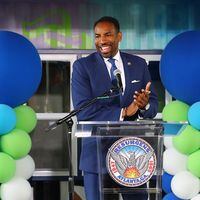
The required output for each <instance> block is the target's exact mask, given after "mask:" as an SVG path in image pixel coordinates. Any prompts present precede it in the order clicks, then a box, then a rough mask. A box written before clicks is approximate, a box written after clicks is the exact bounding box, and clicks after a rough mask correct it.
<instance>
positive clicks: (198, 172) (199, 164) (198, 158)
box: [187, 150, 200, 178]
mask: <svg viewBox="0 0 200 200" xmlns="http://www.w3.org/2000/svg"><path fill="white" fill-rule="evenodd" d="M187 168H188V170H189V171H190V172H191V173H192V174H193V175H194V176H197V177H198V178H200V150H198V151H196V152H194V153H193V154H191V155H189V157H188V162H187Z"/></svg>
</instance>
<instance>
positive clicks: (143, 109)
mask: <svg viewBox="0 0 200 200" xmlns="http://www.w3.org/2000/svg"><path fill="white" fill-rule="evenodd" d="M149 108H150V104H149V103H148V104H147V105H146V106H145V107H144V108H140V111H143V112H144V111H146V110H148V109H149Z"/></svg>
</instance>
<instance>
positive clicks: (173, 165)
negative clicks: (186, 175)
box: [163, 148, 188, 175]
mask: <svg viewBox="0 0 200 200" xmlns="http://www.w3.org/2000/svg"><path fill="white" fill-rule="evenodd" d="M187 160H188V156H186V155H184V154H182V153H179V152H178V151H177V150H176V149H175V148H169V149H166V150H165V151H164V153H163V168H164V170H165V171H166V172H167V173H168V174H171V175H175V174H177V173H178V172H180V171H184V170H186V169H187Z"/></svg>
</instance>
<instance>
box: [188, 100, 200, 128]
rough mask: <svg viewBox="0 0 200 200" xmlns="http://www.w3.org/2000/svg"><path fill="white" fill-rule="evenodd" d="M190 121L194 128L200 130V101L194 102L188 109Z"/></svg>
mask: <svg viewBox="0 0 200 200" xmlns="http://www.w3.org/2000/svg"><path fill="white" fill-rule="evenodd" d="M188 121H189V123H190V124H191V126H193V127H194V128H196V129H198V130H200V101H199V102H196V103H194V104H193V105H192V106H191V107H190V108H189V111H188Z"/></svg>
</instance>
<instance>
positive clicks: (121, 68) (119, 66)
mask: <svg viewBox="0 0 200 200" xmlns="http://www.w3.org/2000/svg"><path fill="white" fill-rule="evenodd" d="M113 58H114V59H115V65H116V67H117V69H119V71H120V72H121V79H122V86H123V91H124V90H125V87H126V82H125V74H124V66H123V62H122V58H121V56H120V53H119V51H118V52H117V54H116V55H115V56H114V57H113ZM103 59H104V62H105V63H106V66H107V69H108V73H109V75H110V69H111V67H112V64H111V63H110V62H109V61H108V60H109V58H103ZM110 76H111V75H110ZM123 94H124V92H123V93H122V95H123Z"/></svg>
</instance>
